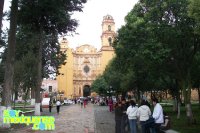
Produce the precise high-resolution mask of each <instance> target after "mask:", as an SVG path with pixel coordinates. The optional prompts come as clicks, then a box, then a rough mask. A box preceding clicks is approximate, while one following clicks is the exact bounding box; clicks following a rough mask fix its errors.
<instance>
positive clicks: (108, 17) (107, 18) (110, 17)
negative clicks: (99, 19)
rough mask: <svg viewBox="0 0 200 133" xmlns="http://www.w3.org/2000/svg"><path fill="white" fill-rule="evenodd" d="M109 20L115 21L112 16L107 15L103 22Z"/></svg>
mask: <svg viewBox="0 0 200 133" xmlns="http://www.w3.org/2000/svg"><path fill="white" fill-rule="evenodd" d="M107 20H114V19H113V17H112V16H111V15H106V16H104V17H103V21H107Z"/></svg>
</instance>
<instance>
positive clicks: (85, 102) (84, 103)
mask: <svg viewBox="0 0 200 133" xmlns="http://www.w3.org/2000/svg"><path fill="white" fill-rule="evenodd" d="M86 104H87V101H86V99H84V101H83V105H84V108H86Z"/></svg>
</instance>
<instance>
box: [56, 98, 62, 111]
mask: <svg viewBox="0 0 200 133" xmlns="http://www.w3.org/2000/svg"><path fill="white" fill-rule="evenodd" d="M60 106H61V103H60V101H59V100H57V102H56V108H57V114H59V112H60Z"/></svg>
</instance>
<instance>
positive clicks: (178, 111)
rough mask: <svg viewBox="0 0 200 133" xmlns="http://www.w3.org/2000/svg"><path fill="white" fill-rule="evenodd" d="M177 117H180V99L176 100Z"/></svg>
mask: <svg viewBox="0 0 200 133" xmlns="http://www.w3.org/2000/svg"><path fill="white" fill-rule="evenodd" d="M177 104H178V105H177V119H180V116H181V103H180V100H178V103H177Z"/></svg>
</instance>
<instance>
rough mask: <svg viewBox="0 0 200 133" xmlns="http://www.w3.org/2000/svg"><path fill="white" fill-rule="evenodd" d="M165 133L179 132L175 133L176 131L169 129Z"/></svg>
mask: <svg viewBox="0 0 200 133" xmlns="http://www.w3.org/2000/svg"><path fill="white" fill-rule="evenodd" d="M164 132H165V133H179V132H177V131H175V130H173V129H168V130H166V131H164Z"/></svg>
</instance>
